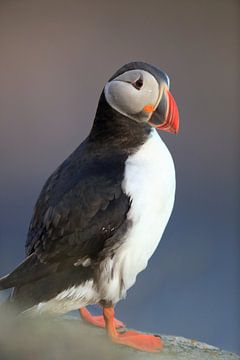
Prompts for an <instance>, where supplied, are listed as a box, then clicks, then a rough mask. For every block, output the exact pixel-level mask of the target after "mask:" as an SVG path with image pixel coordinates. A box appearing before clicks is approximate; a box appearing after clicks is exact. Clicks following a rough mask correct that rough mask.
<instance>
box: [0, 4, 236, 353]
mask: <svg viewBox="0 0 240 360" xmlns="http://www.w3.org/2000/svg"><path fill="white" fill-rule="evenodd" d="M238 47H239V2H238V1H233V0H225V1H223V0H218V1H217V0H210V1H209V0H206V1H205V0H203V1H198V0H192V1H191V0H179V1H177V0H175V1H174V0H161V1H154V0H149V1H121V2H116V1H88V2H85V1H77V0H76V1H74V0H68V1H62V0H59V1H53V0H49V1H42V0H41V1H37V0H35V1H34V0H32V1H30V0H16V1H14V0H1V1H0V273H1V274H4V273H5V272H7V271H9V270H10V269H11V268H12V267H13V266H15V265H16V264H17V263H18V262H19V261H21V260H22V259H23V256H24V241H25V237H26V232H27V227H28V223H29V219H30V216H31V212H32V208H33V205H34V202H35V200H36V197H37V195H38V193H39V191H40V189H41V186H42V185H43V183H44V181H45V180H46V178H47V177H48V175H49V174H50V173H51V172H52V171H53V170H54V169H55V167H56V166H57V165H58V164H59V163H60V162H62V160H63V159H64V158H65V157H66V156H67V155H68V154H69V153H70V152H71V151H72V150H73V149H74V148H75V147H76V146H77V145H78V144H79V143H80V142H81V141H82V140H83V139H84V137H85V136H86V135H87V134H88V132H89V129H90V127H91V123H92V121H93V117H94V113H95V109H96V106H97V101H98V97H99V94H100V92H101V89H102V87H103V86H104V83H105V81H106V79H107V78H109V76H111V74H112V73H113V72H114V71H115V70H116V69H117V68H118V67H119V66H121V65H122V64H124V63H126V62H129V61H132V60H143V61H147V62H149V63H152V64H155V65H157V66H159V67H161V68H162V69H164V70H165V71H166V72H167V73H168V74H169V76H170V78H171V80H172V87H171V89H172V92H173V94H174V96H175V98H176V101H177V103H178V105H179V108H180V116H181V131H180V134H179V135H178V136H177V137H176V136H171V135H166V134H162V136H163V137H164V140H165V141H166V143H167V144H168V146H169V148H170V150H171V153H172V155H173V157H174V160H175V163H176V170H177V198H176V205H175V210H174V214H173V216H172V218H171V221H170V223H169V226H168V228H167V231H166V232H165V235H164V238H163V240H162V242H161V245H160V247H159V248H158V250H157V252H156V253H155V255H154V257H153V258H152V260H151V262H150V264H149V267H148V269H147V271H145V272H144V273H142V274H141V275H140V276H139V277H138V281H137V284H136V286H135V287H134V288H133V289H132V290H130V291H129V293H128V298H127V301H124V302H121V303H120V304H119V305H118V307H117V311H118V315H119V317H120V318H122V319H123V320H125V321H126V322H127V323H128V325H129V326H132V327H138V328H140V329H142V330H144V329H145V330H149V331H150V330H151V331H155V332H162V333H171V334H178V335H184V336H188V337H193V338H198V339H200V340H203V341H207V342H210V343H212V344H215V345H218V346H221V347H224V348H225V349H228V350H235V351H236V350H240V348H239V346H240V344H239V337H238V336H239V332H240V310H239V302H240V292H239V290H240V289H239V258H240V256H239V223H238V210H239V197H238V195H239V193H238V190H239V120H240V119H239V104H238V102H237V90H238V88H239V80H240V79H239V71H238V66H239V57H238V51H239V49H238ZM146 241H147V239H146Z"/></svg>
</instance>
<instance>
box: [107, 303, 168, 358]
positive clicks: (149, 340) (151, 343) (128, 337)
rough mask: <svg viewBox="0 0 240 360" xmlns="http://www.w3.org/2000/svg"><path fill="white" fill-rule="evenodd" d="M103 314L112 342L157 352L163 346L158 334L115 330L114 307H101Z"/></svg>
mask: <svg viewBox="0 0 240 360" xmlns="http://www.w3.org/2000/svg"><path fill="white" fill-rule="evenodd" d="M103 315H104V319H105V322H106V329H107V333H108V336H109V337H110V338H111V339H112V341H113V342H115V343H118V344H122V345H126V346H129V347H132V348H134V349H138V350H141V351H148V352H158V351H160V350H161V349H162V348H163V342H162V340H161V338H160V337H158V336H154V335H148V334H141V333H139V332H137V331H126V332H125V333H119V332H117V330H116V326H115V324H114V309H113V308H112V307H109V308H103Z"/></svg>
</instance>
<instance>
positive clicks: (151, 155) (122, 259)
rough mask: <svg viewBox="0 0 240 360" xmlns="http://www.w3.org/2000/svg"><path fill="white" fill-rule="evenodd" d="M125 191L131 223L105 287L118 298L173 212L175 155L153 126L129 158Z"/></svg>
mask: <svg viewBox="0 0 240 360" xmlns="http://www.w3.org/2000/svg"><path fill="white" fill-rule="evenodd" d="M122 188H123V191H124V192H125V193H126V194H127V195H129V196H130V197H131V199H132V204H131V208H130V211H129V213H128V219H129V220H130V221H131V222H132V226H131V227H130V229H129V231H128V232H127V234H126V236H125V241H124V242H123V244H122V245H121V247H120V248H119V249H118V250H117V252H116V254H115V257H114V258H113V259H111V260H109V264H108V265H107V266H106V268H108V269H109V268H112V269H113V277H112V278H111V280H109V282H108V285H107V287H104V291H103V295H104V298H105V299H106V300H107V299H111V301H113V302H117V301H118V300H119V299H120V298H121V297H123V296H125V293H126V291H127V290H128V289H129V288H130V287H131V286H132V285H133V284H134V283H135V281H136V276H137V274H138V273H139V272H140V271H142V270H143V269H145V267H146V266H147V263H148V260H149V258H150V257H151V256H152V254H153V253H154V251H155V250H156V247H157V246H158V244H159V241H160V239H161V237H162V234H163V232H164V229H165V227H166V225H167V222H168V220H169V217H170V215H171V212H172V208H173V204H174V197H175V170H174V164H173V160H172V157H171V155H170V153H169V151H168V149H167V147H166V146H165V144H164V143H163V141H162V140H161V138H160V137H159V135H158V134H157V132H156V130H154V131H153V132H152V134H151V136H150V138H149V139H148V141H147V142H146V143H145V144H144V145H143V146H142V147H141V148H140V150H139V151H138V152H137V153H136V154H134V155H132V156H131V157H129V158H128V160H127V162H126V168H125V176H124V181H123V184H122Z"/></svg>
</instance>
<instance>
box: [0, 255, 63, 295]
mask: <svg viewBox="0 0 240 360" xmlns="http://www.w3.org/2000/svg"><path fill="white" fill-rule="evenodd" d="M57 265H58V264H56V263H55V264H51V265H47V264H43V263H41V262H40V261H39V259H38V257H37V255H36V254H35V253H33V254H31V255H30V256H28V257H27V258H26V259H25V260H24V261H23V262H22V263H21V264H20V265H19V266H17V267H16V268H15V269H14V270H13V271H12V272H11V273H10V274H8V275H6V276H4V277H2V278H0V290H4V289H10V288H13V287H16V286H18V287H19V286H22V285H25V284H27V283H29V282H32V281H35V280H38V279H40V278H42V277H44V276H46V275H47V274H49V272H51V271H54V270H55V269H56V267H57Z"/></svg>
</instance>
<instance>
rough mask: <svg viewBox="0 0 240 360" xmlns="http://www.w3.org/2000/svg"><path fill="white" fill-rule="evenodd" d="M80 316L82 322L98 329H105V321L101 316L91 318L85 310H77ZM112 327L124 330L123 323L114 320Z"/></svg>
mask: <svg viewBox="0 0 240 360" xmlns="http://www.w3.org/2000/svg"><path fill="white" fill-rule="evenodd" d="M79 312H80V315H81V317H82V319H83V320H85V321H86V322H88V323H89V324H91V325H94V326H98V327H100V328H105V327H106V325H105V320H104V317H103V316H93V315H92V314H91V313H90V312H89V311H88V310H87V309H86V308H84V307H83V308H80V309H79ZM113 322H114V326H115V327H116V328H124V327H125V326H124V323H123V322H122V321H120V320H117V319H114V320H113Z"/></svg>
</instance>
